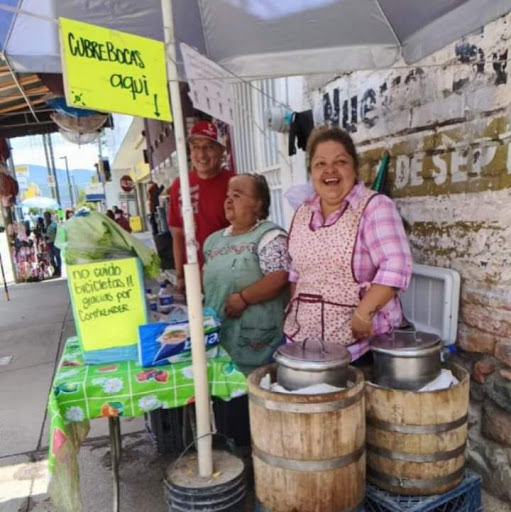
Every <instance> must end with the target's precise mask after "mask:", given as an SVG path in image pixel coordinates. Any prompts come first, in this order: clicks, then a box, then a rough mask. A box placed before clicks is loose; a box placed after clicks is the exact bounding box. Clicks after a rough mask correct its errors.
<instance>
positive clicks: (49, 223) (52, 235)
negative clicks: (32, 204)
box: [44, 212, 62, 277]
mask: <svg viewBox="0 0 511 512" xmlns="http://www.w3.org/2000/svg"><path fill="white" fill-rule="evenodd" d="M44 224H45V227H46V233H45V235H44V237H45V239H46V243H47V244H48V251H49V253H50V262H51V265H52V267H53V269H54V273H53V275H54V277H60V275H61V272H62V262H61V258H60V249H59V248H58V247H56V246H55V239H56V238H57V227H58V226H57V223H56V222H55V221H54V220H53V219H52V217H51V213H50V212H45V213H44Z"/></svg>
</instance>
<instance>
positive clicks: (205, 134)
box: [188, 121, 223, 146]
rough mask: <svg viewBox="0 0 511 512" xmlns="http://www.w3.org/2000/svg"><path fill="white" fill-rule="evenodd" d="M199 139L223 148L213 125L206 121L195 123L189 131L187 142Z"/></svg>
mask: <svg viewBox="0 0 511 512" xmlns="http://www.w3.org/2000/svg"><path fill="white" fill-rule="evenodd" d="M199 137H200V138H203V139H208V140H212V141H213V142H216V143H217V144H220V146H223V144H222V143H221V142H220V141H219V140H218V130H217V128H216V126H215V125H214V124H213V123H209V122H208V121H198V122H196V123H195V124H194V125H193V126H192V129H191V130H190V135H189V136H188V141H190V140H192V139H194V138H199Z"/></svg>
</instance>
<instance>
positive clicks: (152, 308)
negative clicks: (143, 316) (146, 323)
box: [145, 288, 158, 320]
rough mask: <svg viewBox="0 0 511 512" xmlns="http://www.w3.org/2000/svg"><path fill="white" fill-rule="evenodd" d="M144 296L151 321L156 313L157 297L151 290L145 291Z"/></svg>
mask: <svg viewBox="0 0 511 512" xmlns="http://www.w3.org/2000/svg"><path fill="white" fill-rule="evenodd" d="M145 296H146V299H147V305H148V308H149V315H150V316H151V320H153V319H154V318H155V316H156V315H157V313H158V297H157V296H156V294H154V293H153V291H152V290H151V288H147V289H146V291H145Z"/></svg>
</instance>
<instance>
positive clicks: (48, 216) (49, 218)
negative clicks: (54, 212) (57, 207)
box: [44, 213, 51, 224]
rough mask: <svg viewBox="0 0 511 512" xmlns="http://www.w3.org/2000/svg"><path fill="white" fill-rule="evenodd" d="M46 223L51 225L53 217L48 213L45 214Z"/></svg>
mask: <svg viewBox="0 0 511 512" xmlns="http://www.w3.org/2000/svg"><path fill="white" fill-rule="evenodd" d="M44 221H45V222H46V224H51V215H48V214H47V213H45V214H44Z"/></svg>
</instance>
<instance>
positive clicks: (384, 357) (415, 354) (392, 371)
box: [370, 331, 442, 391]
mask: <svg viewBox="0 0 511 512" xmlns="http://www.w3.org/2000/svg"><path fill="white" fill-rule="evenodd" d="M370 343H371V350H372V352H373V356H374V367H373V381H374V382H375V383H376V384H378V385H379V386H384V387H387V388H392V389H409V390H413V391H415V390H417V389H420V388H421V387H423V386H424V385H426V384H427V383H428V382H431V381H432V380H433V379H435V378H436V377H438V375H439V374H440V371H441V369H442V368H441V366H442V362H441V355H440V352H441V349H442V341H441V340H440V338H439V337H438V336H436V335H435V334H429V333H426V332H414V331H412V332H407V331H395V332H393V333H391V334H382V335H380V336H374V337H373V338H371V340H370Z"/></svg>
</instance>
